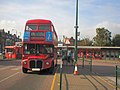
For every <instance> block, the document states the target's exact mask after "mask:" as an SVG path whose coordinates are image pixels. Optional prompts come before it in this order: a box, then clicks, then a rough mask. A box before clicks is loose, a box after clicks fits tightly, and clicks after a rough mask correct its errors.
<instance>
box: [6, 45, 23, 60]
mask: <svg viewBox="0 0 120 90" xmlns="http://www.w3.org/2000/svg"><path fill="white" fill-rule="evenodd" d="M4 57H5V59H21V58H22V46H21V44H20V46H19V45H14V46H5V55H4Z"/></svg>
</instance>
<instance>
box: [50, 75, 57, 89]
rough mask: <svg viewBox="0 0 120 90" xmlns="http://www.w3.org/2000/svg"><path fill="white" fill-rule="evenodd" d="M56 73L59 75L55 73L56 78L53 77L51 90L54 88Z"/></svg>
mask: <svg viewBox="0 0 120 90" xmlns="http://www.w3.org/2000/svg"><path fill="white" fill-rule="evenodd" d="M56 75H57V74H56V73H55V75H54V78H53V81H52V85H51V89H50V90H54V85H55V80H56Z"/></svg>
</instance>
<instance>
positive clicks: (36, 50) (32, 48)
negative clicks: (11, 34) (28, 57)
mask: <svg viewBox="0 0 120 90" xmlns="http://www.w3.org/2000/svg"><path fill="white" fill-rule="evenodd" d="M48 53H49V54H52V53H53V46H49V45H40V44H24V54H48Z"/></svg>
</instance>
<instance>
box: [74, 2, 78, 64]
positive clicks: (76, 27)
mask: <svg viewBox="0 0 120 90" xmlns="http://www.w3.org/2000/svg"><path fill="white" fill-rule="evenodd" d="M77 31H78V0H76V26H75V63H76V62H77Z"/></svg>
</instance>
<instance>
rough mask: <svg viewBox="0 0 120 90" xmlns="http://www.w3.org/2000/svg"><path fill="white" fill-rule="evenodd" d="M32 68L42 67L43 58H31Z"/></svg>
mask: <svg viewBox="0 0 120 90" xmlns="http://www.w3.org/2000/svg"><path fill="white" fill-rule="evenodd" d="M30 68H42V61H41V60H30Z"/></svg>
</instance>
